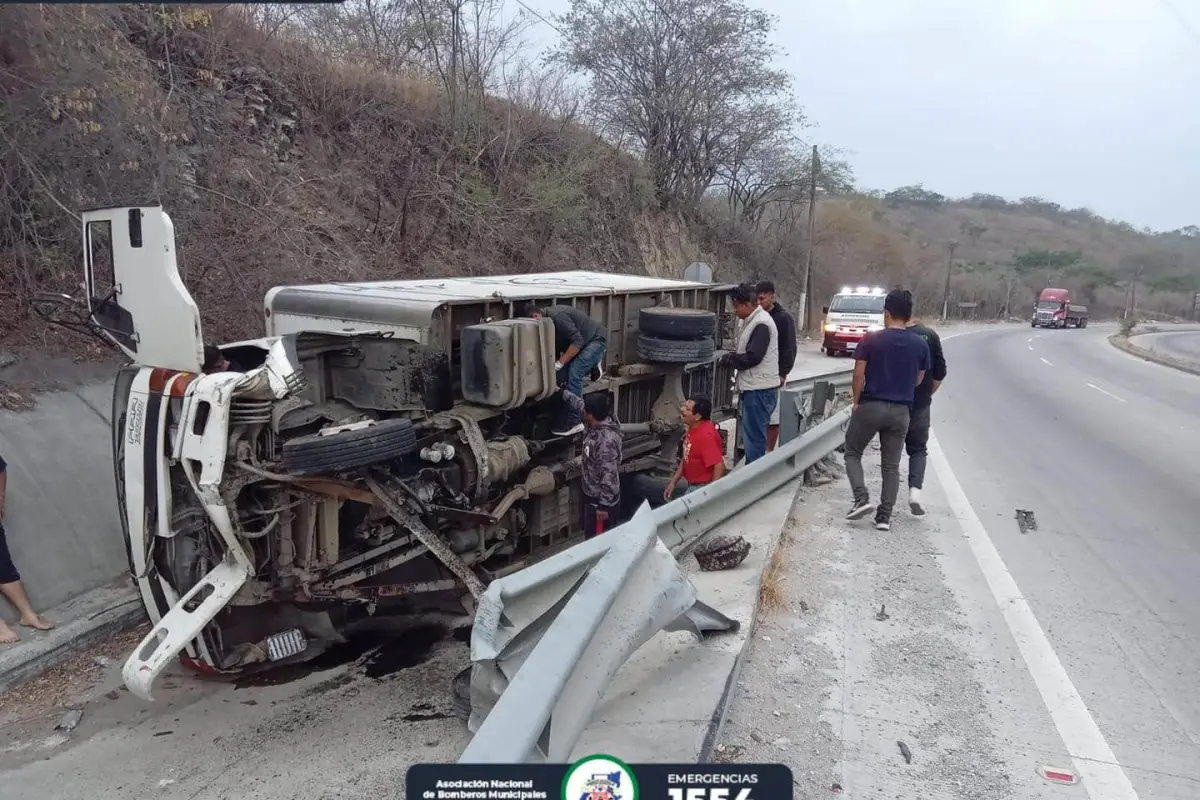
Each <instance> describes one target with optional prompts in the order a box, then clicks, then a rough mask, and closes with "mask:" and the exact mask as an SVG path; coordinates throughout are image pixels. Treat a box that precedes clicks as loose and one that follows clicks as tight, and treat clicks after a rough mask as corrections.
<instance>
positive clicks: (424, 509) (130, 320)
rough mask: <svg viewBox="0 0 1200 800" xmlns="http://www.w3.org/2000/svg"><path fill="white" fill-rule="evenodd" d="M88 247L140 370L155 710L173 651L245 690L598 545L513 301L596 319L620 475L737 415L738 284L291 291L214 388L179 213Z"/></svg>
mask: <svg viewBox="0 0 1200 800" xmlns="http://www.w3.org/2000/svg"><path fill="white" fill-rule="evenodd" d="M83 239H84V273H85V287H86V294H87V297H86V300H84V301H80V302H82V303H84V304H85V305H86V313H87V314H88V315H89V317H90V320H91V323H92V324H93V325H94V327H95V330H97V331H99V332H100V333H101V334H102V335H103V336H104V337H105V338H107V339H108V340H109V341H111V342H112V343H114V344H116V345H117V346H118V347H119V348H120V349H121V350H122V351H124V353H125V355H126V356H127V357H128V359H129V363H128V365H126V366H125V367H123V368H122V369H121V370H120V371H119V373H118V375H117V377H116V381H115V385H114V390H113V407H112V410H113V413H112V420H113V427H112V436H113V460H114V472H115V476H116V498H117V505H118V509H119V512H120V518H121V524H122V527H123V530H124V535H125V543H126V548H127V556H128V561H129V568H130V572H131V574H132V575H133V578H134V580H135V582H136V585H137V590H138V592H139V593H140V596H141V599H142V602H143V604H144V605H145V608H146V611H147V613H148V615H149V617H150V619H151V622H152V623H153V628H152V630H151V631H150V633H149V635H147V636H146V637H145V639H144V640H143V641H142V642H141V643H140V644H139V645H138V647H137V649H136V650H135V651H134V652H133V653H132V654H131V655H130V656H129V658H128V660H127V662H126V664H125V667H124V670H123V677H124V679H125V682H126V684H127V685H128V687H129V689H130V690H131V691H132V692H133V693H134V694H136V695H138V696H140V697H143V698H145V699H151V688H152V684H153V681H154V679H155V677H156V676H157V675H158V674H159V673H160V672H161V671H162V670H163V669H164V668H165V667H166V666H168V664H169V663H171V662H172V661H174V659H175V658H177V657H178V658H181V659H182V660H183V661H184V663H185V665H187V666H190V667H192V668H195V669H198V670H201V671H205V672H209V673H220V674H227V675H237V674H245V673H246V672H248V671H256V670H261V669H267V668H271V667H272V666H278V665H281V664H284V663H290V662H297V661H303V660H307V659H311V658H313V657H315V656H317V655H319V654H320V653H321V652H322V651H324V650H325V649H326V648H328V647H329V646H330V645H331V644H333V643H336V642H341V641H345V640H346V638H347V636H348V635H349V634H351V633H352V631H353V630H354V628H355V626H356V625H361V624H364V620H365V621H368V622H369V620H370V617H371V616H372V615H374V614H376V613H381V612H384V611H386V612H387V613H389V614H401V615H403V614H423V613H452V614H463V615H470V614H472V613H473V610H474V600H475V598H477V597H478V596H479V594H480V593H481V592H482V591H483V589H484V587H485V586H486V584H487V583H488V581H490V580H492V579H495V578H497V577H500V576H503V575H506V574H509V573H511V572H514V571H516V570H520V569H521V568H523V567H524V566H527V565H529V564H531V563H533V562H535V561H538V560H540V559H542V558H545V557H547V556H549V555H551V554H553V553H555V552H558V551H559V550H562V549H564V548H566V547H569V546H571V545H572V544H575V543H577V542H579V541H581V540H582V538H583V530H582V521H581V516H582V515H581V513H580V508H581V503H582V493H581V485H580V456H581V452H580V449H581V445H580V441H579V437H577V436H576V437H563V436H556V435H554V434H553V433H552V432H551V431H552V427H553V426H552V422H551V419H552V417H553V411H554V403H555V402H556V399H557V395H558V392H559V389H558V385H557V381H556V377H555V374H556V373H555V369H554V366H555V361H556V359H557V357H558V355H559V354H558V353H557V352H556V350H555V335H554V329H553V322H552V321H551V320H550V319H549V318H546V317H542V318H539V319H518V318H514V304H517V303H524V302H530V301H532V302H535V303H538V304H541V305H549V304H554V303H566V304H571V305H574V306H575V307H576V308H578V309H580V310H582V311H584V312H585V313H587V314H588V315H589V316H590V317H592V318H593V319H595V320H597V321H599V322H601V323H602V324H603V327H604V330H605V331H607V337H608V339H607V341H608V344H607V353H606V356H605V359H604V363H603V372H602V376H599V377H596V378H595V379H594V380H593V381H592V382H591V383H590V384H588V385H586V386H585V392H592V391H604V392H610V393H611V397H612V398H613V401H614V402H613V408H614V410H615V413H616V416H617V419H618V420H619V421H620V422H621V423H622V424H623V434H624V463H623V465H622V472H623V474H624V475H625V476H626V477H632V476H635V475H638V474H644V473H648V472H658V473H660V474H661V473H662V472H663V471H668V472H669V470H670V468H671V467H672V466H673V462H674V459H675V457H676V453H677V451H678V447H679V443H680V441H681V439H682V435H683V428H682V425H681V423H680V420H679V407H680V405H681V404H682V403H683V401H684V398H686V397H688V396H690V395H692V394H693V393H703V394H706V395H708V396H709V397H711V399H712V401H713V408H714V418H715V419H716V420H718V421H719V420H721V419H726V418H729V417H730V416H731V415H732V414H733V411H734V398H733V395H732V392H733V390H732V374H731V370H730V368H729V367H727V366H725V365H723V364H721V363H720V358H719V356H720V355H721V353H722V352H723V348H727V347H730V345H731V344H732V341H733V339H732V337H733V330H734V317H733V314H732V313H731V309H730V307H729V300H728V298H729V292H728V289H729V288H730V287H727V286H719V285H715V284H706V283H698V282H691V281H682V280H667V279H661V278H654V277H646V276H635V275H623V274H608V273H602V272H582V271H574V272H550V273H544V274H531V275H503V276H495V277H478V278H446V279H442V278H431V279H425V280H406V281H401V280H396V281H380V282H374V283H329V284H324V285H312V286H280V287H276V288H274V289H272V290H270V291H269V292H268V293H267V295H266V297H265V298H264V302H263V320H264V336H263V337H261V338H258V339H253V340H249V341H241V342H234V343H230V344H225V345H221V346H220V351H221V354H222V355H223V357H224V359H225V361H227V362H228V366H225V367H223V370H224V371H221V372H215V373H212V374H205V372H204V371H203V369H202V366H203V364H204V353H205V341H204V338H203V335H202V330H201V324H200V313H199V310H198V308H197V306H196V303H195V302H194V300H193V299H192V296H191V295H190V293H189V292H188V290H187V288H186V287H185V286H184V283H183V281H182V279H181V278H180V274H179V271H178V268H177V264H176V248H175V237H174V229H173V226H172V223H171V219H170V217H169V216H168V215H167V214H166V212H164V211H163V209H161V208H159V207H136V208H134V207H123V208H110V209H101V210H94V211H89V212H85V213H84V214H83ZM623 494H626V495H628V493H624V492H623ZM627 500H629V501H630V502H636V500H637V498H629V497H628V496H627ZM630 510H632V509H630Z"/></svg>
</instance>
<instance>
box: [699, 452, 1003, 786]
mask: <svg viewBox="0 0 1200 800" xmlns="http://www.w3.org/2000/svg"><path fill="white" fill-rule="evenodd" d="M874 452H875V451H872V450H869V451H868V457H867V458H866V459H864V462H865V465H866V466H867V480H868V485H869V486H871V487H872V490H873V492H877V491H878V489H877V487H878V485H879V482H878V481H879V478H878V464H877V459H876V458H874V457H873V453H874ZM872 462H874V463H872ZM805 491H806V492H807V498H806V500H807V502H805V503H803V504H798V505H797V509H798V512H797V513H796V515H795V516H793V518H792V519H791V520H789V522H788V526H787V528H786V529H785V533H784V535H785V536H787V537H788V538H789V540H790V541H789V546H788V548H787V552H786V556H785V558H786V559H787V562H786V569H785V571H784V574H785V575H786V579H785V583H784V586H783V597H784V598H785V600H784V609H783V610H781V611H778V612H775V613H772V614H768V615H767V616H766V617H765V618H763V619H761V620H760V621H759V622H758V627H757V630H756V632H755V633H756V635H755V636H753V637H752V639H751V642H750V644H749V650H748V655H747V660H746V663H745V665H744V667H743V670H742V675H741V681H740V682H739V684H738V687H737V690H736V693H735V696H734V698H733V706H732V710H731V711H730V715H729V720H728V723H727V725H726V727H725V729H724V731H723V733H722V737H721V739H720V740H719V741H718V744H717V748H716V756H717V758H718V759H719V760H728V761H742V762H782V763H785V764H788V765H789V766H790V767H791V768H792V771H793V775H794V780H795V784H796V796H797V797H803V798H809V797H824V796H829V795H830V793H831V791H832V787H833V786H835V785H837V786H839V787H841V788H842V789H843V793H842V796H844V797H872V798H874V797H929V798H936V797H955V798H967V797H969V798H972V800H1007V799H1008V798H1014V797H1017V796H1018V794H1019V793H1018V792H1017V791H1016V790H1015V789H1014V787H1013V784H1012V781H1011V779H1010V776H1011V771H1012V767H1011V765H1009V764H1008V763H1007V762H1006V760H1005V758H1004V757H1003V755H1002V751H1001V745H1000V741H999V739H998V737H997V735H996V733H995V731H996V729H997V726H996V724H995V723H996V721H995V719H994V718H993V716H992V714H993V713H994V711H993V710H992V709H993V707H992V706H990V705H989V698H988V696H987V692H986V690H985V688H984V683H983V679H982V677H981V675H980V670H979V665H978V664H976V662H975V661H974V660H973V659H974V653H975V652H976V651H975V649H974V648H973V646H972V642H973V637H974V636H975V635H976V634H975V632H973V631H972V630H971V629H970V626H968V625H967V624H966V622H965V620H966V617H965V615H964V614H963V611H962V609H961V608H960V607H959V605H958V601H957V600H956V598H955V596H954V595H953V593H952V592H951V590H950V589H949V588H948V587H947V585H946V583H945V581H944V577H943V575H942V571H941V568H940V566H939V562H938V555H939V554H938V552H937V550H936V548H935V547H934V546H933V545H932V544H931V543H930V540H929V534H930V531H931V530H932V528H931V527H929V523H928V522H922V521H919V520H915V519H913V518H911V517H909V516H908V514H907V510H906V507H905V506H903V505H899V506H898V508H897V512H896V514H895V516H894V518H893V530H892V532H891V533H890V534H885V535H881V534H878V533H876V532H875V531H874V530H872V529H871V528H870V526H868V525H866V524H861V523H846V522H844V521H843V519H842V517H843V515H844V513H845V508H846V503H847V502H848V499H849V489H848V487H847V485H846V482H845V480H844V478H842V477H841V476H840V474H839V475H838V479H837V480H836V481H834V483H832V484H831V485H828V486H824V487H821V488H818V489H806V490H805ZM881 607H882V608H886V612H885V613H884V614H882V615H881V614H880V611H881ZM900 742H904V743H905V746H904V748H901V747H900V746H899V744H900ZM905 749H907V750H908V751H909V754H910V755H911V763H906V756H905V754H904V752H903V751H904V750H905Z"/></svg>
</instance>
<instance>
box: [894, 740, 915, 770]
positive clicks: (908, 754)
mask: <svg viewBox="0 0 1200 800" xmlns="http://www.w3.org/2000/svg"><path fill="white" fill-rule="evenodd" d="M896 745H897V746H898V747H899V748H900V755H902V756H904V763H905V764H911V763H912V750H909V749H908V745H906V744H905V743H904V742H899V741H898V742H896Z"/></svg>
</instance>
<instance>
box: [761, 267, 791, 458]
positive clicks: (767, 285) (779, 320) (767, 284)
mask: <svg viewBox="0 0 1200 800" xmlns="http://www.w3.org/2000/svg"><path fill="white" fill-rule="evenodd" d="M758 304H759V305H760V306H762V308H763V311H766V312H767V313H768V314H770V315H771V319H772V320H774V321H775V331H776V332H777V333H778V335H779V391H780V392H782V391H783V387H784V385H785V384H786V383H787V377H788V375H789V374H791V371H792V367H794V366H796V349H797V342H796V320H795V318H793V317H792V315H791V314H789V313H788V310H787V309H786V308H784V307H783V306H781V305H779V303H777V302H776V301H775V284H774V283H772V282H771V281H759V282H758ZM782 401H783V395H782V394H781V395H780V396H779V400H778V401H776V403H775V410H774V411H773V412H771V422H770V424H769V425H767V450H768V451H771V450H774V449H775V445H776V443H778V441H779V404H780V402H782Z"/></svg>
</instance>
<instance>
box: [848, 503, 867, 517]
mask: <svg viewBox="0 0 1200 800" xmlns="http://www.w3.org/2000/svg"><path fill="white" fill-rule="evenodd" d="M870 511H871V501H870V500H855V501H854V505H853V506H851V507H850V510H849V511H848V512H846V519H848V520H851V519H862V518H863V517H865V516H866V515H867V514H868V513H870Z"/></svg>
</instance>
